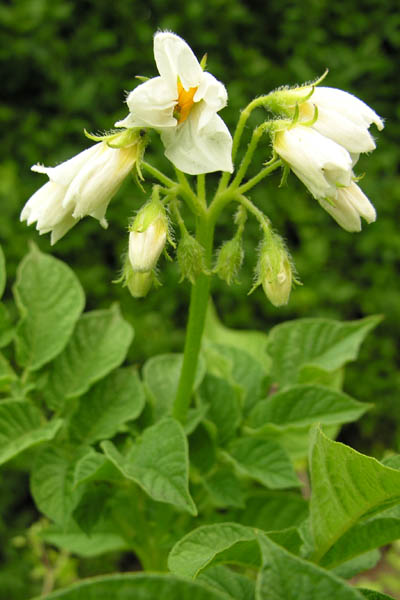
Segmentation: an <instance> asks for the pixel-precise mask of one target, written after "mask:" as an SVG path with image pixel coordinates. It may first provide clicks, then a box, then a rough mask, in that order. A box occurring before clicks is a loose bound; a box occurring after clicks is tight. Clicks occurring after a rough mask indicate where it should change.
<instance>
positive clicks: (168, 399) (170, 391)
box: [143, 354, 205, 421]
mask: <svg viewBox="0 0 400 600" xmlns="http://www.w3.org/2000/svg"><path fill="white" fill-rule="evenodd" d="M182 362H183V354H160V355H158V356H153V357H152V358H150V359H149V360H148V361H147V362H146V364H145V365H144V367H143V380H144V383H145V385H146V388H147V390H148V393H149V395H150V398H151V401H152V404H153V414H154V419H155V420H156V421H158V420H159V419H162V418H163V417H165V416H167V415H170V414H171V411H172V405H173V402H174V399H175V396H176V392H177V389H178V382H179V376H180V374H181V370H182ZM204 375H205V363H204V360H203V359H202V357H201V356H200V360H199V362H198V364H197V370H196V379H195V382H194V387H193V391H195V390H196V389H197V387H198V386H199V385H200V383H201V381H202V379H203V377H204Z"/></svg>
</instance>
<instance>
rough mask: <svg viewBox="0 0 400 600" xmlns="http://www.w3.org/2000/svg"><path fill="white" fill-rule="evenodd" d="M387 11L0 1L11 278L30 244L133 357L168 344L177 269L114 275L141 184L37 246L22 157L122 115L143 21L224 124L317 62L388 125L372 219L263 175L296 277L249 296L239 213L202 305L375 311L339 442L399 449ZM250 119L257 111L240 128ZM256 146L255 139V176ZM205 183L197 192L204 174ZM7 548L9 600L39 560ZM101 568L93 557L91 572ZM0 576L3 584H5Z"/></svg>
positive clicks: (262, 319)
mask: <svg viewBox="0 0 400 600" xmlns="http://www.w3.org/2000/svg"><path fill="white" fill-rule="evenodd" d="M398 8H399V7H398V1H397V0H386V1H385V2H382V1H381V0H347V2H331V1H328V0H304V1H303V2H296V1H293V0H270V1H269V2H259V1H253V2H240V1H239V0H210V1H209V0H203V2H199V0H186V1H185V2H183V1H182V0H174V1H171V0H152V1H151V2H149V1H148V0H137V1H132V0H113V1H112V2H110V0H92V1H90V0H86V1H85V0H75V1H74V0H16V1H11V0H3V2H2V3H1V5H0V35H1V49H0V52H1V54H0V69H1V70H0V76H1V95H0V98H1V99H0V124H1V132H2V141H1V146H0V152H1V161H0V196H1V207H2V213H1V219H0V242H1V244H2V245H3V247H4V249H5V252H6V256H7V264H8V273H9V282H12V281H13V278H14V275H15V270H16V266H17V264H18V262H19V261H20V259H21V258H22V256H23V255H24V254H25V252H26V250H27V244H28V241H29V240H30V239H32V240H34V241H35V242H36V243H38V245H39V246H40V248H41V249H42V250H44V251H48V252H52V253H53V254H54V255H55V256H57V257H59V258H61V259H63V260H66V261H67V262H68V263H69V264H70V265H71V266H72V267H73V268H74V269H75V270H76V272H77V273H78V276H79V277H80V279H81V281H82V283H83V286H84V288H85V291H86V294H87V299H88V303H87V308H88V309H93V308H100V307H104V306H109V305H110V303H111V302H112V301H115V300H118V301H120V302H121V304H122V309H123V313H124V316H125V317H126V318H127V319H129V320H131V321H132V323H133V324H134V326H135V329H136V338H135V342H134V344H133V347H132V351H131V358H132V360H133V361H135V362H138V363H139V364H141V363H142V362H143V361H144V360H145V359H146V358H147V357H148V356H150V355H151V354H153V353H158V352H165V351H179V350H180V349H181V348H182V345H183V339H184V327H185V320H186V309H187V305H188V293H189V288H188V285H187V284H186V283H183V284H180V285H179V284H178V281H179V272H178V270H177V267H176V264H175V263H174V262H172V263H167V262H166V261H165V260H164V259H162V260H161V262H160V278H161V280H162V282H163V284H164V285H163V287H161V288H159V289H157V290H154V291H152V292H151V294H150V295H149V297H148V298H147V299H146V300H144V301H143V300H142V301H137V300H133V299H132V298H131V297H130V296H129V294H128V293H127V291H126V290H123V289H122V288H120V287H119V286H118V285H115V284H113V283H112V280H113V279H116V277H117V274H118V270H119V268H120V264H121V260H120V257H121V254H123V253H124V251H125V250H126V245H127V231H126V229H127V222H128V218H129V217H130V216H131V215H132V214H133V212H134V210H135V209H137V208H138V207H139V206H140V205H141V204H142V203H143V201H144V200H145V198H146V195H145V194H143V193H142V192H141V191H140V190H138V189H137V188H135V186H134V185H133V184H132V183H131V182H125V184H124V185H123V187H122V188H121V190H120V192H119V193H118V196H117V197H116V198H115V199H114V201H113V202H112V204H111V206H110V208H109V211H108V220H109V223H110V225H109V229H108V230H107V231H104V230H102V229H101V228H100V227H99V226H98V223H97V221H94V220H93V219H90V218H87V219H85V220H84V221H82V222H81V223H80V224H78V225H77V226H76V227H75V228H74V229H73V230H72V231H71V232H70V233H69V234H68V235H67V236H66V237H65V238H64V239H63V240H61V241H60V242H59V243H58V244H57V245H56V246H55V247H54V248H51V247H50V244H49V238H48V236H45V237H43V238H39V237H38V236H37V234H36V232H35V230H34V229H33V228H30V229H29V228H27V227H26V225H25V224H21V223H19V213H20V211H21V209H22V207H23V205H24V203H25V202H26V200H27V199H28V198H29V196H30V195H31V194H32V193H33V192H34V191H35V190H36V189H37V188H38V187H39V186H40V185H42V184H43V183H44V182H45V178H44V177H43V176H41V175H38V174H34V173H32V172H31V171H30V170H29V168H30V166H31V165H32V164H34V163H36V162H42V163H44V164H45V165H48V166H51V165H55V164H57V163H59V162H61V161H63V160H65V159H67V158H69V157H71V156H72V155H74V154H76V153H77V152H79V151H81V150H83V149H84V148H85V147H87V146H88V145H89V142H88V140H86V139H85V138H84V137H83V134H82V132H83V129H84V128H87V129H88V130H90V131H94V132H98V131H103V130H107V129H109V128H110V127H112V125H113V123H114V122H115V121H116V120H117V119H120V118H122V117H123V116H124V115H125V114H126V107H125V106H124V99H125V95H126V91H129V90H131V89H132V88H133V87H134V85H136V83H137V80H135V75H137V74H138V75H147V76H150V77H152V76H155V75H156V67H155V64H154V60H153V53H152V36H153V33H154V32H155V31H156V30H157V29H170V30H172V31H174V32H176V33H178V34H179V35H181V36H182V37H183V38H185V39H186V40H187V42H188V43H189V44H190V45H191V46H192V48H193V50H194V51H195V53H196V54H197V56H198V57H199V58H201V56H202V55H203V54H204V53H205V52H207V53H208V70H210V72H212V73H213V74H214V75H215V76H216V77H217V78H218V79H220V80H221V81H223V82H224V83H225V84H226V86H227V89H228V93H229V105H228V107H227V108H226V109H224V111H223V112H222V117H223V118H224V120H225V121H226V122H227V124H228V126H229V127H230V128H231V130H233V127H234V125H235V122H236V120H237V117H238V114H239V110H240V108H242V107H243V106H244V105H245V104H247V103H248V102H249V101H250V100H251V99H252V98H253V97H255V96H257V95H260V94H264V93H267V92H268V91H270V90H271V89H273V88H275V87H278V86H281V85H283V84H290V85H293V84H295V83H302V82H304V81H309V80H312V79H315V78H316V77H318V76H319V75H321V74H322V73H323V71H324V70H325V69H326V68H329V75H328V78H327V79H326V80H325V84H326V85H329V86H332V87H338V88H342V89H345V90H347V91H349V92H351V93H354V94H355V95H357V96H358V97H360V98H361V99H362V100H364V101H365V102H367V103H368V104H370V105H371V106H372V107H373V108H374V109H375V110H376V111H377V112H378V113H379V114H380V115H381V116H383V117H384V118H385V120H386V128H385V130H384V131H383V132H382V133H379V135H377V132H376V130H375V131H373V133H374V135H375V134H376V137H377V142H378V148H377V150H376V151H375V152H374V154H373V155H371V156H364V157H362V158H361V159H360V161H359V164H358V166H357V173H358V174H362V173H365V177H364V179H363V180H362V183H361V185H362V187H363V189H364V191H365V192H366V194H367V195H368V196H369V197H370V198H371V200H372V201H373V202H374V204H375V206H376V208H377V211H378V217H379V218H378V221H377V222H376V223H375V224H373V225H370V226H368V227H365V228H364V231H363V232H362V234H349V233H346V232H345V231H342V230H341V229H340V228H339V227H338V226H337V225H336V223H335V222H334V221H332V220H331V218H330V217H329V216H328V215H327V214H326V213H325V212H324V211H323V210H322V209H320V208H319V206H318V205H317V203H316V202H315V201H314V200H313V199H312V198H311V196H310V195H309V194H307V192H306V191H305V189H304V187H303V186H302V185H301V184H299V182H298V181H297V180H296V178H295V177H294V176H290V177H289V180H288V184H287V186H286V187H283V188H280V189H278V184H279V176H278V175H277V174H276V175H274V176H273V177H271V178H270V179H269V180H266V181H265V182H264V183H262V184H260V185H259V186H258V187H257V188H256V189H255V190H254V191H253V192H252V194H251V197H252V199H253V200H254V201H255V202H256V203H257V204H258V205H259V206H260V207H261V208H262V209H263V210H265V212H266V213H267V214H268V215H269V216H270V217H271V219H272V222H273V224H274V226H275V228H276V229H277V230H278V231H279V232H280V233H281V234H282V235H284V236H285V238H286V239H287V241H288V246H289V248H290V249H291V251H292V254H293V258H294V261H295V264H296V266H297V270H298V272H299V275H300V278H301V280H302V282H303V286H302V287H297V288H296V289H295V290H294V291H293V293H292V297H291V300H290V303H289V305H288V306H287V307H285V308H283V309H279V310H278V309H276V308H274V307H273V306H271V305H270V304H269V303H268V301H267V299H266V298H265V296H264V294H263V292H262V290H261V289H258V290H257V291H256V292H254V294H253V295H252V296H250V297H248V296H247V292H248V290H249V288H250V287H251V281H252V270H253V268H254V265H255V259H256V247H257V244H258V239H259V232H258V228H257V226H256V224H255V223H254V222H252V221H249V224H248V227H247V229H246V240H245V243H246V261H245V265H244V268H243V271H242V274H241V281H240V284H238V285H235V286H233V287H232V288H230V289H229V288H227V286H225V284H223V283H222V282H219V281H216V282H215V283H214V300H215V304H216V307H217V310H218V312H219V315H220V317H221V319H222V320H223V321H224V323H225V324H226V325H228V326H230V327H237V328H248V329H259V330H263V331H268V330H269V329H270V327H271V326H272V325H274V324H276V323H279V322H281V321H283V320H286V319H293V318H299V317H311V316H312V317H316V316H327V317H333V318H338V319H355V318H360V317H363V316H366V315H370V314H374V313H380V314H382V315H384V317H385V319H384V321H383V323H382V324H381V326H380V327H379V328H378V329H377V330H376V331H375V332H374V333H373V334H372V335H371V336H370V337H369V339H368V341H367V342H366V343H365V344H364V346H363V349H362V352H361V358H360V361H359V362H358V363H357V364H356V365H353V366H351V367H349V368H348V370H347V373H346V381H345V388H346V390H347V391H348V392H349V393H350V394H351V395H353V396H354V397H355V398H357V399H359V400H362V401H367V402H373V403H375V409H374V410H373V411H371V412H370V413H369V415H368V416H366V417H364V418H363V420H362V421H361V422H360V423H358V424H355V425H352V426H351V427H347V428H345V429H344V431H343V432H342V437H341V439H342V440H344V441H346V442H347V443H349V444H351V445H352V446H354V447H356V448H357V449H359V450H361V451H365V452H368V453H370V454H374V455H375V456H378V457H381V456H382V454H383V453H384V451H385V449H386V448H388V447H391V448H393V449H394V450H397V451H399V450H400V435H399V432H400V409H399V392H398V390H399V387H400V386H399V384H400V375H399V364H398V363H399V356H398V352H397V342H398V339H399V337H400V336H399V333H400V284H399V276H400V270H399V266H400V259H399V256H400V236H399V234H398V227H399V224H398V215H399V206H400V175H399V151H398V140H399V137H400V135H399V134H400V125H399V116H400V108H399V100H398V97H399V94H398V92H399V86H398V73H397V68H398V64H399V54H400V53H399V48H400V27H399V26H400V13H399V10H398ZM262 117H263V113H262V111H260V112H259V113H258V114H257V115H255V118H254V123H255V122H259V121H260V120H261V119H262ZM249 132H250V129H249V130H248V132H247V133H249ZM153 139H154V143H153V144H152V146H151V148H150V149H149V151H148V154H147V160H149V161H150V162H153V163H154V164H155V165H159V166H161V167H162V168H168V166H166V165H167V163H166V162H164V161H163V156H162V148H161V146H160V143H159V141H158V139H157V137H156V136H153ZM268 153H269V148H268V146H267V144H266V143H264V145H263V146H260V149H259V151H258V153H257V155H256V159H255V163H254V172H256V170H257V168H258V167H259V165H261V163H262V162H263V161H265V160H266V158H267V157H268ZM209 179H210V182H209V189H210V190H211V189H212V187H213V186H214V185H215V181H216V179H215V178H214V176H211V177H210V178H209ZM147 189H150V188H149V185H147ZM231 232H232V228H231V214H227V215H226V216H225V217H224V219H223V221H222V222H221V224H220V227H219V229H218V236H217V237H218V241H219V242H221V241H222V240H223V239H226V238H227V237H229V235H230V233H231ZM10 291H11V290H10V289H9V291H8V293H9V297H10ZM2 477H7V483H8V485H9V486H10V485H11V487H12V489H13V494H12V496H11V494H10V495H9V494H6V495H2V497H1V499H0V510H1V513H2V515H3V521H2V523H0V534H1V536H3V534H4V533H5V530H6V528H7V526H8V525H9V524H11V521H10V522H9V518H10V515H11V514H12V512H14V513H15V512H16V511H17V507H16V504H15V502H16V500H15V498H17V503H18V504H19V505H20V507H24V508H23V509H22V510H20V511H19V512H18V514H19V516H18V517H17V520H16V521H12V527H13V528H15V531H21V530H23V528H24V527H25V526H27V525H28V524H30V523H31V522H32V518H33V512H32V511H33V509H32V508H31V507H30V505H29V503H28V502H27V499H28V497H29V496H28V492H27V489H26V485H25V484H26V481H25V475H22V474H20V473H15V472H10V473H8V474H7V473H6V474H5V475H2ZM0 481H1V480H0ZM21 543H22V542H21ZM17 546H18V541H16V542H15V544H14V545H9V546H8V548H7V549H6V548H4V549H3V552H4V553H5V554H4V556H3V559H5V560H8V561H9V564H10V565H12V566H10V569H9V570H8V571H7V573H6V574H5V576H6V578H8V579H7V580H9V582H12V589H13V594H14V596H13V598H14V597H15V598H17V597H18V598H19V597H21V598H22V597H25V596H24V595H23V591H22V592H21V594H22V595H21V596H19V592H18V590H17V587H18V585H19V582H20V579H21V573H22V571H21V569H22V570H23V569H25V571H26V576H28V573H30V572H31V571H30V570H31V569H32V568H33V567H32V565H34V564H36V562H37V560H38V559H37V557H36V558H35V557H33V558H32V556H31V554H30V552H31V551H29V552H28V551H27V554H26V555H25V562H24V563H21V562H19V561H18V558H17V557H18V556H20V555H18V550H17ZM14 568H15V569H16V570H15V574H14V571H13V569H14ZM106 569H107V566H106V565H103V569H102V570H103V572H104V571H105V570H106ZM29 576H31V575H29ZM10 585H11V583H10ZM16 586H17V587H16ZM0 587H1V589H2V590H7V589H8V588H7V584H6V583H5V580H4V579H3V581H2V586H0ZM9 589H11V588H9ZM21 589H22V588H21ZM3 593H5V594H6V595H5V596H4V597H7V598H10V595H9V593H8V592H4V591H3V592H2V591H0V598H2V597H3V596H2V594H3ZM7 594H8V595H7Z"/></svg>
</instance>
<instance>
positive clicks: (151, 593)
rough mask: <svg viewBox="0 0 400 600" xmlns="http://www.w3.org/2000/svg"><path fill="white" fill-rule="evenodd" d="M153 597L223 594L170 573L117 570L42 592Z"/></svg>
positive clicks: (74, 598) (54, 599) (67, 596)
mask: <svg viewBox="0 0 400 600" xmlns="http://www.w3.org/2000/svg"><path fill="white" fill-rule="evenodd" d="M156 598H160V599H163V600H169V599H171V600H172V599H176V600H178V599H179V600H226V595H224V594H222V593H220V592H218V591H217V590H216V589H212V588H210V587H208V586H207V585H205V584H204V583H200V582H197V581H185V580H184V579H179V578H177V577H174V576H173V575H167V574H159V575H158V574H153V573H137V574H135V575H131V574H129V573H124V574H120V573H117V574H115V575H104V576H101V577H96V578H93V579H88V580H86V581H85V580H83V581H79V582H78V583H75V584H74V585H72V586H70V587H68V588H65V589H62V590H58V591H56V592H52V593H51V594H49V595H47V596H46V600H58V599H61V600H128V599H129V600H155V599H156ZM36 600H40V599H39V598H37V599H36Z"/></svg>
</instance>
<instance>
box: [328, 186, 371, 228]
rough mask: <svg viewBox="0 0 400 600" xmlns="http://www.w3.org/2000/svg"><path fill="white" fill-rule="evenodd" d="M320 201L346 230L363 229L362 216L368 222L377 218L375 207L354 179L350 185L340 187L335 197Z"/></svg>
mask: <svg viewBox="0 0 400 600" xmlns="http://www.w3.org/2000/svg"><path fill="white" fill-rule="evenodd" d="M319 203H320V204H321V206H322V208H324V209H325V210H326V211H327V212H328V213H329V214H330V215H331V217H333V218H334V219H335V221H336V222H337V223H338V224H339V225H340V227H343V229H345V230H346V231H361V219H360V217H363V218H364V219H365V220H366V221H367V223H373V222H374V221H375V220H376V211H375V208H374V207H373V205H372V204H371V202H370V201H369V200H368V198H367V196H366V195H365V194H364V192H363V191H362V190H361V189H360V188H359V187H358V185H357V184H356V183H354V181H352V182H351V184H350V185H349V186H348V187H345V188H339V189H338V191H337V195H336V197H335V198H332V199H327V200H319Z"/></svg>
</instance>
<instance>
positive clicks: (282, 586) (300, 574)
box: [256, 534, 362, 600]
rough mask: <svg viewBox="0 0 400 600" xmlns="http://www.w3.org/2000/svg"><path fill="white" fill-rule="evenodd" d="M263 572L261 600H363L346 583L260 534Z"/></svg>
mask: <svg viewBox="0 0 400 600" xmlns="http://www.w3.org/2000/svg"><path fill="white" fill-rule="evenodd" d="M258 540H259V544H260V549H261V555H262V568H261V570H260V573H259V576H258V580H257V588H256V589H257V593H256V598H257V600H322V599H325V598H326V599H328V598H329V599H331V598H332V599H334V598H335V599H336V598H337V599H338V600H339V598H340V600H361V598H362V595H361V594H360V592H358V591H357V590H356V589H355V588H352V587H350V586H349V585H347V583H345V582H344V581H343V580H342V579H339V577H337V576H336V575H333V574H332V573H330V572H329V571H325V570H324V569H322V568H321V567H318V566H316V565H314V564H312V563H309V562H307V561H305V560H303V559H301V558H299V557H297V556H294V555H293V554H290V553H289V552H287V550H284V549H283V548H282V547H281V546H278V545H277V544H275V543H274V542H273V541H272V540H271V539H269V538H268V537H267V536H266V535H262V534H259V535H258Z"/></svg>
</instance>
